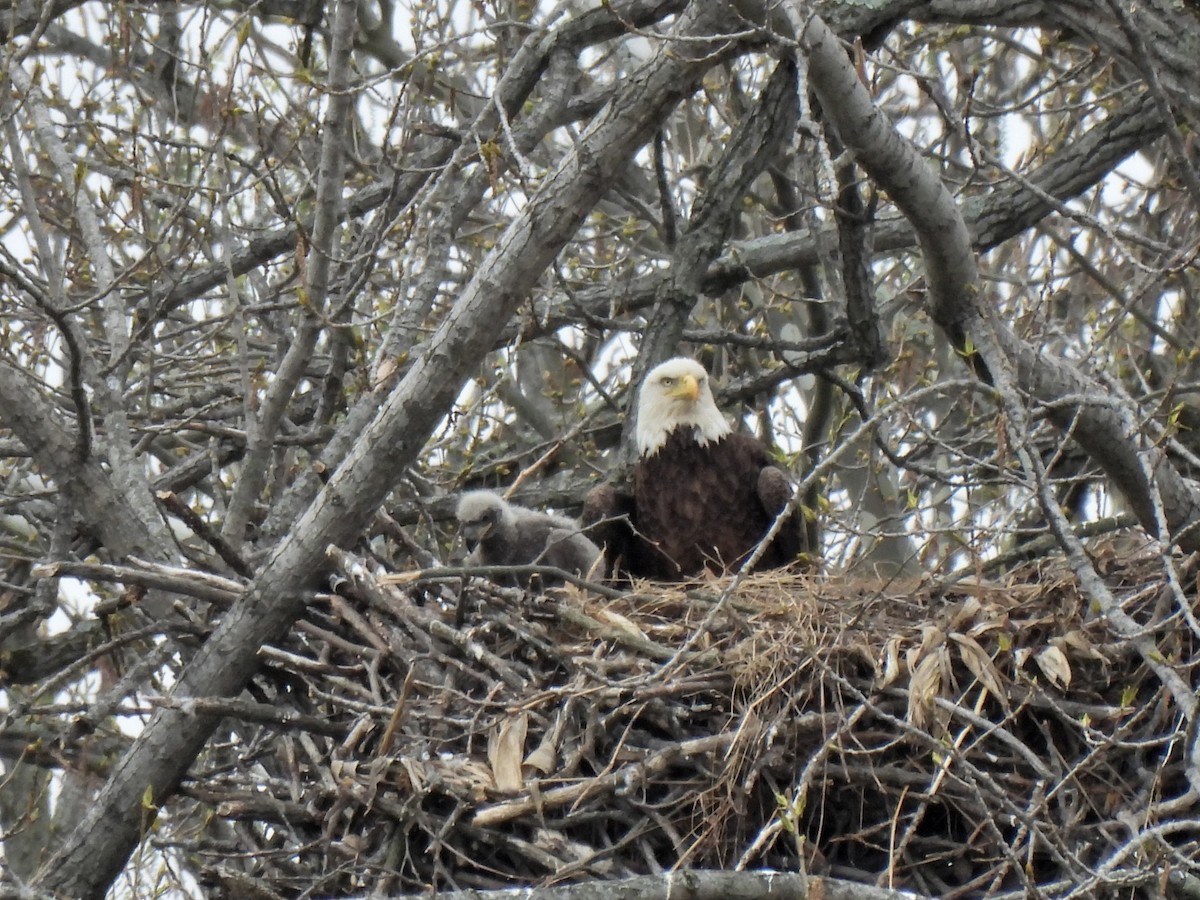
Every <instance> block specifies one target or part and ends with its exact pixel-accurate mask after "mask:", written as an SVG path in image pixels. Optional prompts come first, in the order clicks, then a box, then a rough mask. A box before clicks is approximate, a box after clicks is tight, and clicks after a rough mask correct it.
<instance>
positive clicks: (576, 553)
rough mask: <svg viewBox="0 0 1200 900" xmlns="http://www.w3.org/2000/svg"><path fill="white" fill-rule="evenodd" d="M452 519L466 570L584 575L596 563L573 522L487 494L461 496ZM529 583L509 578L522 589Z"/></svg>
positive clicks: (593, 552) (595, 549)
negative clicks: (531, 569)
mask: <svg viewBox="0 0 1200 900" xmlns="http://www.w3.org/2000/svg"><path fill="white" fill-rule="evenodd" d="M454 514H455V517H456V518H457V519H458V521H459V526H460V530H461V531H462V533H463V539H464V540H465V541H466V543H467V547H468V548H469V549H470V551H471V552H470V555H469V556H468V557H467V562H468V564H470V565H481V566H523V565H533V564H538V565H544V566H556V567H558V568H560V569H562V570H563V571H566V572H571V573H573V574H576V575H587V574H589V573H590V572H591V570H592V567H593V566H594V565H595V564H596V562H597V561H598V560H599V558H600V548H599V547H597V546H596V545H595V544H594V543H592V542H591V541H590V540H589V539H588V538H587V536H586V535H584V534H583V533H582V532H581V530H580V525H579V523H578V522H575V521H573V520H571V519H568V518H566V517H565V516H556V515H554V514H552V513H547V512H539V511H538V510H535V509H528V508H526V507H524V506H518V505H517V504H515V503H509V502H508V501H507V500H505V499H504V498H503V497H501V496H500V495H499V494H496V493H493V492H492V491H468V492H467V493H465V494H463V495H462V496H461V497H459V498H458V505H457V506H456V507H455V511H454ZM530 580H531V579H530V576H528V575H523V576H519V577H516V576H514V578H513V581H514V583H516V584H519V585H521V586H522V587H528V586H529V584H530ZM542 583H543V584H544V583H546V579H542Z"/></svg>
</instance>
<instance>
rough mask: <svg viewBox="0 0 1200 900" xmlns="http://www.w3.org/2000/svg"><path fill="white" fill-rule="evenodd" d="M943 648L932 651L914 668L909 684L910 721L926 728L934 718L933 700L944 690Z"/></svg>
mask: <svg viewBox="0 0 1200 900" xmlns="http://www.w3.org/2000/svg"><path fill="white" fill-rule="evenodd" d="M942 652H944V648H943V650H941V651H939V652H937V653H930V654H929V655H927V656H926V657H925V658H924V659H923V660H921V662H920V663H919V664H918V665H917V667H916V669H914V670H913V675H912V681H911V682H910V683H909V686H908V721H910V722H912V724H914V725H916V726H917V727H918V728H925V727H926V726H927V725H928V724H929V723H930V722H931V721H932V719H933V716H932V713H933V701H934V700H935V699H936V698H937V697H938V695H939V694H941V692H942V661H941V659H940V657H941V655H942Z"/></svg>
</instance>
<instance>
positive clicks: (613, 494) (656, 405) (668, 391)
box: [583, 357, 802, 581]
mask: <svg viewBox="0 0 1200 900" xmlns="http://www.w3.org/2000/svg"><path fill="white" fill-rule="evenodd" d="M636 435H637V447H638V454H639V457H638V461H637V463H636V465H635V466H634V469H633V477H632V484H633V493H632V494H627V493H622V492H620V491H617V490H616V489H614V488H613V487H611V486H610V485H600V486H599V487H596V488H593V489H592V490H591V491H590V492H589V493H588V496H587V498H586V500H585V501H584V508H583V522H584V524H585V525H586V526H589V529H588V533H589V534H591V535H592V537H593V539H594V540H595V541H596V542H597V543H598V544H600V545H601V546H602V547H603V548H604V551H605V557H606V560H607V562H608V565H609V570H610V574H613V575H627V576H636V577H643V578H653V579H658V580H665V581H681V580H685V579H687V578H691V577H693V576H695V575H698V574H699V573H701V572H702V571H704V569H705V568H708V569H710V570H712V571H715V572H729V571H736V570H737V569H738V568H739V567H740V566H741V565H742V563H744V562H745V561H746V560H747V559H748V558H749V556H750V554H751V552H752V551H753V550H754V548H755V546H756V545H757V544H758V543H759V541H761V540H762V539H763V537H764V536H765V535H766V533H767V530H768V529H769V528H770V527H771V524H772V523H773V522H774V520H775V518H776V517H777V516H778V515H779V513H780V512H782V511H783V509H784V507H785V506H786V505H787V502H788V500H789V499H790V498H791V495H792V488H791V484H790V483H789V481H788V478H787V475H786V474H785V473H784V471H783V470H782V469H780V468H778V467H777V466H775V465H773V464H772V462H771V457H770V455H769V454H768V452H767V449H766V448H765V447H764V446H763V445H762V443H760V442H759V441H758V440H757V439H755V438H754V437H752V436H750V435H747V434H739V433H736V432H734V431H733V429H732V428H731V427H730V425H729V422H728V421H726V419H725V416H724V415H722V414H721V411H720V410H719V409H717V404H716V402H715V401H714V400H713V395H712V389H711V388H710V386H709V382H708V373H707V372H706V371H705V370H704V367H703V366H701V365H700V364H699V363H697V362H695V361H694V360H691V359H687V358H684V357H677V358H675V359H669V360H667V361H666V362H664V363H662V364H661V365H659V366H657V367H656V368H654V369H652V370H651V371H650V374H649V375H647V376H646V380H645V381H644V382H643V383H642V389H641V392H640V394H639V395H638V413H637V432H636ZM800 525H801V522H800V521H799V516H795V515H793V516H792V517H790V518H789V520H788V521H785V522H784V523H783V526H782V528H781V529H780V531H779V533H778V535H777V536H776V538H775V539H774V540H773V541H772V543H771V544H770V545H769V546H768V547H767V548H766V550H765V552H764V553H763V555H762V557H761V558H760V560H759V562H758V567H759V568H778V567H780V566H786V565H788V564H790V563H793V562H795V561H796V560H797V557H798V556H799V554H800V551H801V547H802V538H801V533H802V532H801V528H800Z"/></svg>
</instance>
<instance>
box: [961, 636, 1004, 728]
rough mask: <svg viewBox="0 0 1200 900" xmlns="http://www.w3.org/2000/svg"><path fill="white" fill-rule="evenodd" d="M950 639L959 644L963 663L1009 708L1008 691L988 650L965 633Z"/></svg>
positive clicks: (1001, 703) (989, 691) (1002, 704)
mask: <svg viewBox="0 0 1200 900" xmlns="http://www.w3.org/2000/svg"><path fill="white" fill-rule="evenodd" d="M950 640H952V641H954V643H955V644H957V645H958V655H959V657H961V658H962V661H963V665H965V666H966V667H967V668H968V669H970V670H971V674H972V675H974V676H975V677H976V678H978V679H979V683H980V684H982V685H983V686H984V687H985V688H986V689H987V691H988V693H990V694H991V695H992V696H993V697H995V698H996V699H997V700H999V701H1000V705H1001V706H1003V707H1004V708H1005V709H1006V710H1007V709H1008V691H1006V690H1005V689H1004V684H1003V681H1002V679H1001V676H1000V670H999V669H997V668H996V664H995V662H993V661H992V658H991V656H989V655H988V652H987V651H986V650H984V649H983V647H981V646H980V645H979V642H978V641H977V640H975V638H973V637H969V636H968V635H965V634H952V635H950Z"/></svg>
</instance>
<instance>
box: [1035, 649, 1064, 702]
mask: <svg viewBox="0 0 1200 900" xmlns="http://www.w3.org/2000/svg"><path fill="white" fill-rule="evenodd" d="M1033 659H1034V662H1036V663H1037V664H1038V668H1039V669H1041V670H1042V674H1043V675H1045V676H1046V677H1047V678H1048V679H1050V683H1051V684H1053V685H1054V686H1055V687H1056V688H1058V689H1059V690H1060V691H1065V690H1066V689H1067V688H1069V687H1070V686H1071V663H1070V662H1068V661H1067V655H1066V654H1065V653H1063V652H1062V651H1061V650H1059V649H1058V648H1057V647H1055V646H1053V645H1051V646H1049V647H1046V648H1045V649H1043V650H1040V651H1038V654H1037V655H1036V656H1035V657H1034V658H1033Z"/></svg>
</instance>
